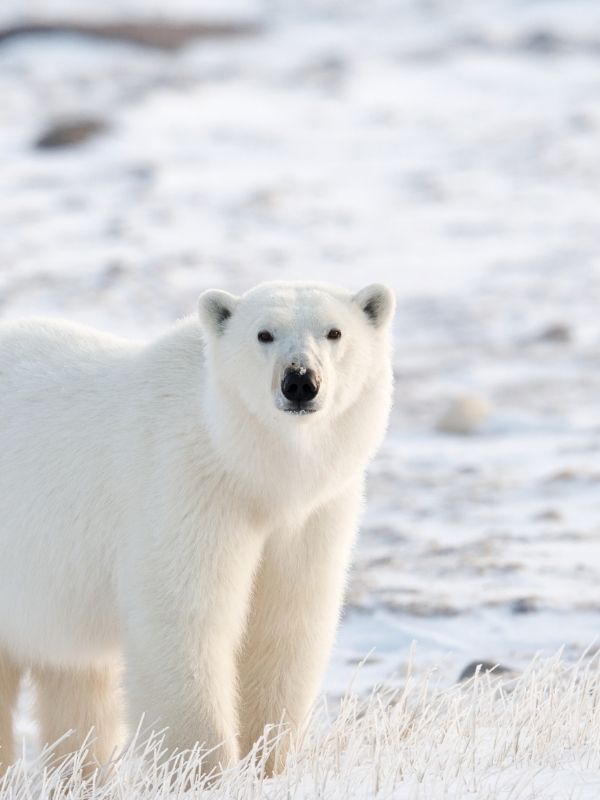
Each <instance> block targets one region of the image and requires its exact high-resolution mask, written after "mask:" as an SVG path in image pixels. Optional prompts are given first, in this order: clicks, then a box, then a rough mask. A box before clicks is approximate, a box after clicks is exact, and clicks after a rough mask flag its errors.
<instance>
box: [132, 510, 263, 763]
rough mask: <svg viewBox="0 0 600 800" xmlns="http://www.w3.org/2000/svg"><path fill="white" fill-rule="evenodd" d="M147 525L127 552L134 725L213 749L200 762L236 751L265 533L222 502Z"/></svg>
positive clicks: (177, 745) (224, 759) (181, 745)
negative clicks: (251, 606) (166, 526)
mask: <svg viewBox="0 0 600 800" xmlns="http://www.w3.org/2000/svg"><path fill="white" fill-rule="evenodd" d="M205 517H208V519H206V518H204V519H198V516H197V514H196V513H189V514H188V515H186V516H185V523H182V524H180V525H178V526H176V527H175V528H172V529H171V530H169V532H168V533H167V534H165V533H164V532H163V531H161V530H158V531H151V532H147V533H146V538H147V542H146V552H145V553H144V555H143V557H142V559H141V562H140V563H135V558H133V552H135V551H137V552H143V551H141V550H140V547H139V545H138V546H136V547H134V548H132V551H131V553H130V556H129V558H128V559H127V562H128V565H129V566H128V568H127V573H128V575H129V580H130V583H129V585H127V586H124V587H123V595H124V597H125V603H126V619H127V624H126V631H125V669H126V672H125V679H126V699H127V704H128V716H129V720H130V723H131V726H132V731H133V730H135V728H136V726H137V725H138V724H139V722H140V718H141V717H142V715H144V725H143V730H146V731H148V730H154V731H160V730H162V729H163V728H167V730H166V734H165V736H166V738H165V744H166V746H167V747H168V749H169V751H171V752H172V751H173V750H174V749H177V750H179V751H181V750H188V749H190V748H192V747H194V746H195V745H197V744H200V745H203V746H204V748H211V749H213V750H212V752H211V753H209V754H207V755H206V756H205V757H204V760H203V763H202V771H203V772H204V773H208V772H210V771H211V770H212V769H214V768H216V769H217V770H218V769H219V768H220V767H224V766H226V765H228V764H230V763H231V762H233V761H234V760H236V759H237V758H238V756H239V744H238V739H237V735H238V718H237V695H236V689H237V675H236V651H237V649H238V647H239V643H240V639H241V636H242V632H243V628H244V625H245V621H246V612H247V605H248V597H249V593H250V589H251V585H252V580H253V575H254V571H255V568H256V564H257V562H258V559H259V557H260V552H261V549H262V544H263V542H262V540H261V539H260V537H259V536H258V534H257V533H256V532H252V531H250V530H248V529H247V528H246V527H244V525H243V524H242V523H241V521H240V520H239V519H234V518H232V517H231V516H230V515H229V514H227V513H226V512H224V511H221V512H220V513H219V514H214V513H213V514H212V515H205Z"/></svg>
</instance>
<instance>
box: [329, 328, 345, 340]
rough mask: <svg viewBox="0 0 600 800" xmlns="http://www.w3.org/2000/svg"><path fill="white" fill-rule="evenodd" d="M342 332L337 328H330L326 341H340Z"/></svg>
mask: <svg viewBox="0 0 600 800" xmlns="http://www.w3.org/2000/svg"><path fill="white" fill-rule="evenodd" d="M341 336H342V332H341V331H340V330H339V329H338V328H332V329H331V330H330V331H329V333H328V334H327V338H328V339H341Z"/></svg>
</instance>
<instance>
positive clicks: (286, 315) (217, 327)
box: [199, 282, 394, 425]
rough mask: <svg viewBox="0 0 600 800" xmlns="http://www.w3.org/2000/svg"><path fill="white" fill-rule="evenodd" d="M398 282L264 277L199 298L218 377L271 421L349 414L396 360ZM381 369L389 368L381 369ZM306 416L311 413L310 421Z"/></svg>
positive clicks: (225, 390)
mask: <svg viewBox="0 0 600 800" xmlns="http://www.w3.org/2000/svg"><path fill="white" fill-rule="evenodd" d="M393 311H394V296H393V294H392V292H391V291H390V289H388V288H387V287H385V286H382V285H380V284H372V285H370V286H367V287H366V288H365V289H362V290H361V291H360V292H358V293H357V294H354V295H352V294H350V293H349V292H345V291H344V290H342V289H338V288H336V287H333V286H329V285H326V284H318V283H303V282H273V283H264V284H261V285H259V286H257V287H256V288H254V289H252V290H251V291H249V292H247V293H246V294H244V295H242V296H241V297H236V296H234V295H232V294H229V293H228V292H224V291H219V290H210V291H207V292H204V293H203V294H202V296H201V297H200V301H199V314H200V320H201V324H202V326H203V329H204V333H205V339H206V343H207V359H208V363H209V373H210V378H211V381H212V382H213V385H214V386H215V387H218V394H219V396H221V397H223V399H224V401H225V398H228V399H235V401H237V402H238V403H239V404H242V405H243V406H244V407H245V408H246V409H247V411H249V412H250V413H251V414H252V415H253V416H255V417H258V418H260V419H263V420H265V421H266V420H267V419H268V420H270V421H272V420H273V419H274V418H275V419H280V420H283V419H287V420H288V424H290V425H292V424H293V425H298V424H302V425H304V424H309V423H308V422H307V420H309V419H311V420H312V419H314V420H316V419H318V418H320V419H326V418H331V416H335V415H338V414H341V413H343V412H344V411H345V410H346V409H348V408H349V407H350V406H351V405H353V404H354V403H356V402H357V400H358V398H359V397H360V396H361V394H363V393H364V392H368V391H369V388H370V383H371V381H373V380H374V377H375V379H376V376H377V375H378V366H380V367H382V368H383V369H386V368H388V367H389V346H388V345H389V338H390V337H389V328H390V321H391V318H392V315H393ZM379 372H381V369H380V370H379ZM299 420H303V422H302V423H300V422H299Z"/></svg>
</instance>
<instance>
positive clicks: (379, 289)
mask: <svg viewBox="0 0 600 800" xmlns="http://www.w3.org/2000/svg"><path fill="white" fill-rule="evenodd" d="M352 299H353V301H354V302H355V303H357V305H358V306H359V308H360V309H361V310H362V311H363V312H364V313H365V314H366V316H367V319H368V320H369V322H370V323H371V325H373V326H374V327H375V328H383V327H384V326H385V325H387V323H388V322H389V321H390V320H391V318H392V316H393V315H394V309H395V308H396V298H395V297H394V293H393V292H392V290H391V289H388V287H387V286H384V285H383V284H381V283H372V284H370V285H369V286H365V288H364V289H361V290H360V292H357V293H356V294H355V295H354V297H353V298H352Z"/></svg>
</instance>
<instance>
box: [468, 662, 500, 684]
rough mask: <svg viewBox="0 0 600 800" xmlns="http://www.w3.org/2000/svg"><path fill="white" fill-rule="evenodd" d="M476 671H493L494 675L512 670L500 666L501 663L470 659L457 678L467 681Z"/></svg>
mask: <svg viewBox="0 0 600 800" xmlns="http://www.w3.org/2000/svg"><path fill="white" fill-rule="evenodd" d="M477 672H480V673H482V672H493V674H494V675H505V674H506V673H508V672H512V670H511V669H510V668H509V667H504V666H502V664H493V663H492V662H491V661H471V663H470V664H467V666H466V667H465V668H464V669H463V671H462V672H461V673H460V675H459V677H458V680H459V682H462V681H468V680H469V678H472V677H473V676H474V675H476V674H477Z"/></svg>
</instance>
